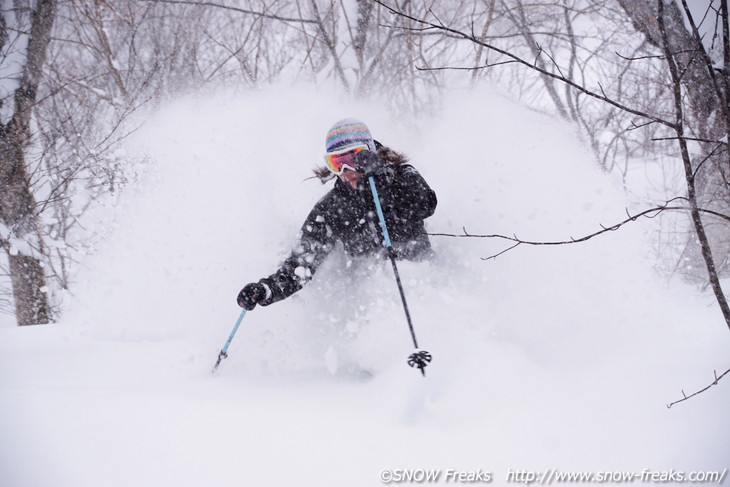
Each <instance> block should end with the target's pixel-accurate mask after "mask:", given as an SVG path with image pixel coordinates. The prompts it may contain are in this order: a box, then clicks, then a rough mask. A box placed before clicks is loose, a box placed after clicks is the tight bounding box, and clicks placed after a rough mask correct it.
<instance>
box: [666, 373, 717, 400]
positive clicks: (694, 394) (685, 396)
mask: <svg viewBox="0 0 730 487" xmlns="http://www.w3.org/2000/svg"><path fill="white" fill-rule="evenodd" d="M712 373H713V374H714V376H715V381H714V382H712V383H711V384H710V385H708V386H707V387H705V388H704V389H700V390H699V391H697V392H694V393H692V394H690V395H689V396H688V395H687V394H685V393H684V391H682V396H684V397H682V399H679V400H677V401H674V402H670V403H669V404H667V409H670V408H671V407H672V406H674V405H675V404H679V403H680V402H684V401H686V400H687V399H691V398H693V397H695V396H696V395H698V394H702V393H703V392H705V391H706V390H708V389H709V388H710V387H712V386H716V385H717V382H718V381H719V380H720V379H722V378H723V377H725V376H726V375H727V374H728V373H730V369H727V370H726V371H725V372H723V373H722V374H720V376H719V377H718V375H717V371H716V370H713V371H712Z"/></svg>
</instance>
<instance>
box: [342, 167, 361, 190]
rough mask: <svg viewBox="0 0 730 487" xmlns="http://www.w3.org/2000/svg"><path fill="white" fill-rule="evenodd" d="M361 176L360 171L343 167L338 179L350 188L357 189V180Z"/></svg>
mask: <svg viewBox="0 0 730 487" xmlns="http://www.w3.org/2000/svg"><path fill="white" fill-rule="evenodd" d="M361 177H362V173H359V172H355V171H350V170H349V169H345V170H344V171H343V172H342V174H340V180H342V182H343V183H347V184H349V185H350V186H351V187H352V189H357V182H358V181H359V180H360V178H361Z"/></svg>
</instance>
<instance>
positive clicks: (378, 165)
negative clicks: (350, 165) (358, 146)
mask: <svg viewBox="0 0 730 487" xmlns="http://www.w3.org/2000/svg"><path fill="white" fill-rule="evenodd" d="M354 159H355V160H354V162H355V167H356V168H357V170H358V172H361V173H364V174H365V177H370V176H375V177H376V178H377V179H378V180H379V181H378V182H381V183H391V182H392V181H393V178H394V177H395V172H394V171H393V168H392V167H390V164H388V163H386V162H385V161H384V160H383V158H382V157H380V156H379V155H378V154H376V153H375V152H372V151H369V150H364V151H360V152H358V153H357V154H355V158H354Z"/></svg>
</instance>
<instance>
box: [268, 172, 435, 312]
mask: <svg viewBox="0 0 730 487" xmlns="http://www.w3.org/2000/svg"><path fill="white" fill-rule="evenodd" d="M388 167H389V168H390V169H391V171H389V174H388V175H387V176H386V175H381V176H378V177H376V179H375V182H376V187H377V190H378V195H379V197H380V202H381V206H382V209H383V214H384V215H385V223H386V226H387V228H388V234H389V236H390V240H391V243H392V248H393V250H394V252H395V255H396V258H398V259H407V260H422V259H425V258H428V257H429V256H430V255H431V253H432V250H431V243H430V242H429V240H428V236H427V235H426V233H425V229H424V225H423V220H424V219H425V218H428V217H429V216H431V215H433V212H434V210H435V209H436V193H434V192H433V190H432V189H431V188H430V187H429V186H428V184H427V183H426V181H425V180H424V179H423V177H422V176H421V175H420V174H419V173H418V171H416V169H415V168H414V167H413V166H411V165H409V164H390V163H389V164H388ZM338 241H339V242H342V245H343V247H344V250H345V252H346V253H347V254H348V255H350V256H353V257H360V256H371V255H376V254H379V253H383V255H385V254H384V252H385V248H384V243H383V236H382V233H381V230H380V224H379V221H378V215H377V212H376V209H375V202H374V200H373V196H372V193H371V190H370V185H369V183H368V180H367V178H365V177H362V178H360V180H359V181H358V187H357V189H353V188H352V187H351V186H350V185H348V184H347V183H344V182H342V181H340V180H339V179H336V180H335V186H334V188H332V190H330V191H329V192H328V193H327V194H326V195H325V196H324V197H323V198H322V199H321V200H319V201H318V202H317V204H316V205H315V206H314V208H313V209H312V211H311V212H310V213H309V216H308V217H307V219H306V220H305V222H304V225H302V229H301V232H300V238H299V242H298V243H297V245H296V246H295V247H294V250H293V251H292V253H291V255H290V256H289V257H288V258H287V259H286V260H285V261H284V263H283V264H282V265H281V267H280V268H279V269H278V270H277V271H276V272H275V273H273V274H272V275H270V276H269V277H266V278H263V279H261V280H260V281H259V282H260V283H261V284H264V285H265V286H267V287H268V289H269V292H267V296H266V298H265V299H264V300H263V301H261V302H260V304H261V305H263V306H267V305H269V304H272V303H275V302H277V301H281V300H282V299H284V298H287V297H289V296H291V295H292V294H294V293H295V292H297V291H299V290H300V289H301V288H302V286H303V285H304V284H306V283H307V282H309V281H310V280H311V279H312V276H313V275H314V273H315V272H316V271H317V268H318V267H319V265H320V264H321V263H322V262H323V261H324V259H325V257H327V255H328V254H329V253H330V252H331V251H332V249H333V248H334V246H335V244H336V243H337V242H338Z"/></svg>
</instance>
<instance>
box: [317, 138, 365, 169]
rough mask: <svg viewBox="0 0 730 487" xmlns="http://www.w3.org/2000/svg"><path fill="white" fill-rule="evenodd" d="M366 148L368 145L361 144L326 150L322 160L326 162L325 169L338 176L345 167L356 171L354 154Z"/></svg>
mask: <svg viewBox="0 0 730 487" xmlns="http://www.w3.org/2000/svg"><path fill="white" fill-rule="evenodd" d="M368 149H369V148H368V146H367V145H366V144H363V145H357V146H355V147H347V148H345V149H342V150H339V151H335V152H328V153H327V154H325V155H324V160H325V162H327V169H329V170H330V171H332V172H333V173H335V174H337V175H338V176H339V175H340V174H342V173H343V172H344V171H345V169H349V170H351V171H357V168H356V167H355V154H357V153H358V152H362V151H364V150H368Z"/></svg>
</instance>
